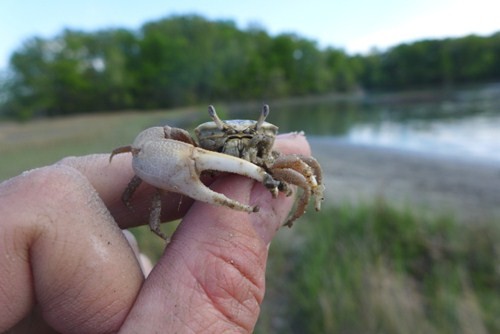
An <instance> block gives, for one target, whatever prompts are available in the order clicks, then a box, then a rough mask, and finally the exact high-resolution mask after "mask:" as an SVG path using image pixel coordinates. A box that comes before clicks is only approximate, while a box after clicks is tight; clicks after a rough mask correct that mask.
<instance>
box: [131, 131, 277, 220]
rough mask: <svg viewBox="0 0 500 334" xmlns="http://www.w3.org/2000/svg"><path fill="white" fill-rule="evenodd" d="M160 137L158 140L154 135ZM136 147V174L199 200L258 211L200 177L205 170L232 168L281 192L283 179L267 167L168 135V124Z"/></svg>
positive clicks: (139, 140) (140, 139)
mask: <svg viewBox="0 0 500 334" xmlns="http://www.w3.org/2000/svg"><path fill="white" fill-rule="evenodd" d="M154 137H156V139H155V140H152V138H154ZM132 147H137V148H139V149H136V150H132V153H133V160H132V167H133V169H134V171H135V173H136V175H137V176H138V177H139V178H140V179H142V180H143V181H145V182H146V183H149V184H151V185H153V186H155V187H157V188H160V189H164V190H167V191H172V192H176V193H180V194H183V195H186V196H189V197H191V198H193V199H195V200H198V201H202V202H206V203H210V204H215V205H223V206H227V207H230V208H233V209H236V210H240V211H247V212H255V211H257V210H258V207H255V206H254V207H252V206H249V205H247V204H243V203H240V202H238V201H235V200H233V199H230V198H228V197H226V196H225V195H223V194H221V193H217V192H214V191H213V190H211V189H210V188H208V187H207V186H205V185H204V184H203V183H202V182H201V181H200V178H199V175H200V173H201V172H202V171H205V170H212V171H221V172H230V173H235V174H240V175H244V176H247V177H250V178H252V179H255V180H257V181H259V182H261V183H263V184H264V185H266V187H268V188H269V189H271V191H272V192H274V193H277V191H278V190H277V189H278V185H279V182H277V181H275V180H274V179H273V178H272V177H271V176H270V175H269V174H268V173H266V171H265V170H264V169H262V168H261V167H258V166H256V165H254V164H252V163H250V162H248V161H246V160H243V159H239V158H235V157H232V156H229V155H227V154H222V153H217V152H212V151H207V150H205V149H202V148H199V147H194V146H193V145H191V144H189V143H186V142H182V141H178V140H172V139H165V137H164V128H160V127H156V128H150V129H147V130H145V131H143V133H141V134H140V135H139V136H138V137H137V139H136V141H135V142H134V144H133V145H132Z"/></svg>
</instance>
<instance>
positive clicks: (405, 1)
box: [0, 0, 500, 69]
mask: <svg viewBox="0 0 500 334" xmlns="http://www.w3.org/2000/svg"><path fill="white" fill-rule="evenodd" d="M498 13H500V1H498V0H418V1H409V0H349V1H346V0H307V1H296V0H252V1H246V2H239V1H230V0H210V1H207V0H205V1H202V0H198V1H196V0H181V1H170V0H143V1H130V0H87V1H60V0H43V1H37V0H0V69H4V68H6V67H7V64H8V60H9V57H10V55H11V54H12V52H13V51H14V50H15V49H17V48H19V47H20V46H21V45H22V42H23V40H26V39H27V38H30V37H33V36H39V37H44V38H51V37H54V36H56V35H57V34H59V33H60V32H61V31H62V30H63V29H64V28H73V29H79V30H85V31H95V30H99V29H104V28H110V27H122V28H127V29H131V30H138V29H139V28H140V27H141V26H142V24H144V23H145V22H150V21H154V20H158V19H161V18H164V17H168V16H170V15H181V14H199V15H202V16H204V17H206V18H207V19H211V20H217V19H229V20H233V21H235V22H236V24H237V25H238V27H239V28H242V29H245V28H247V27H248V26H249V25H252V24H259V25H260V26H261V27H263V28H265V29H266V31H268V32H269V33H270V34H272V35H277V34H279V33H287V32H293V33H297V34H298V35H300V36H302V37H305V38H309V39H312V40H315V41H317V42H318V45H319V46H320V47H328V46H332V47H336V48H342V49H344V50H345V51H347V52H349V53H351V54H353V53H366V52H369V51H370V50H371V49H373V48H378V49H380V50H384V49H386V48H388V47H390V46H394V45H397V44H399V43H403V42H412V41H416V40H421V39H427V38H444V37H460V36H465V35H469V34H477V35H483V36H485V35H490V34H492V33H494V32H497V31H500V18H499V14H498Z"/></svg>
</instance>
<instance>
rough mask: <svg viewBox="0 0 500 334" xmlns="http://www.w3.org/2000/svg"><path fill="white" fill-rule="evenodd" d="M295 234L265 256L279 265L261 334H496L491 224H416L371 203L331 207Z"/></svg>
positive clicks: (497, 233) (499, 328)
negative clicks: (279, 333)
mask: <svg viewBox="0 0 500 334" xmlns="http://www.w3.org/2000/svg"><path fill="white" fill-rule="evenodd" d="M296 228H297V230H296V231H295V232H294V233H297V234H298V235H299V240H295V242H293V241H292V242H291V243H292V245H293V247H290V246H289V244H288V243H287V244H283V240H280V239H278V244H277V245H274V248H272V249H271V251H272V252H273V251H276V253H277V254H274V255H273V256H276V255H278V256H281V257H283V258H282V259H281V261H282V262H281V263H280V260H273V259H272V258H271V259H270V266H271V265H276V264H277V267H276V268H273V267H270V268H269V273H268V275H271V276H273V277H272V278H270V279H269V280H268V282H269V283H270V285H269V286H268V290H269V291H270V295H271V296H272V297H273V298H274V300H268V301H266V302H265V303H266V304H265V305H264V306H263V317H262V318H261V319H260V321H259V324H258V327H257V332H261V333H268V332H281V333H488V332H491V333H498V332H500V318H499V315H500V228H499V227H498V226H497V225H495V224H494V223H474V224H470V225H463V224H458V223H455V222H454V221H453V220H452V219H446V218H442V219H435V218H434V219H430V218H422V217H419V216H418V215H417V214H412V213H410V212H408V211H407V212H404V211H400V210H395V209H392V208H391V207H389V206H387V205H385V204H384V203H377V204H373V205H367V206H360V207H351V206H349V205H345V206H340V207H336V208H330V209H327V210H325V211H324V212H323V213H322V214H321V215H317V214H316V215H310V216H308V221H303V222H300V224H297V227H296ZM292 239H293V238H292ZM287 242H290V238H289V240H287ZM283 261H286V263H283ZM274 276H278V277H279V278H277V277H274Z"/></svg>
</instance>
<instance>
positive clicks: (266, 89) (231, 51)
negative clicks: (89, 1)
mask: <svg viewBox="0 0 500 334" xmlns="http://www.w3.org/2000/svg"><path fill="white" fill-rule="evenodd" d="M498 59H500V33H497V34H494V35H492V36H490V37H478V36H467V37H464V38H458V39H444V40H425V41H420V42H416V43H413V44H402V45H398V46H396V47H394V48H391V49H389V50H387V51H385V52H377V51H375V52H373V53H372V54H369V55H365V56H362V55H354V56H349V55H347V54H346V53H345V52H344V51H343V50H340V49H334V48H331V47H330V48H326V49H324V50H322V49H320V48H319V47H318V46H317V44H316V42H315V41H312V40H308V39H305V38H302V37H300V36H298V35H296V34H281V35H278V36H270V35H269V34H268V33H267V32H266V31H265V30H263V29H262V28H259V27H255V26H254V27H250V28H248V29H247V30H242V29H239V28H238V27H237V26H236V25H235V23H234V22H232V21H209V20H206V19H205V18H203V17H200V16H195V15H189V16H171V17H167V18H164V19H160V20H158V21H154V22H148V23H146V24H144V25H143V26H142V27H141V28H140V29H139V30H138V31H129V30H126V29H108V30H99V31H95V32H83V31H76V30H64V31H63V32H62V33H60V34H59V35H57V36H55V37H53V38H48V39H44V38H40V37H33V38H30V39H28V40H26V41H25V42H24V43H23V44H22V45H21V46H20V47H19V48H18V49H17V50H16V51H15V52H14V53H13V54H12V56H11V59H10V68H9V73H8V75H3V76H2V78H1V79H0V81H1V82H0V85H1V87H0V88H1V89H2V90H1V91H2V95H1V96H0V116H7V117H15V118H18V119H29V118H32V117H34V116H53V115H68V114H75V113H85V112H98V111H103V110H106V111H112V110H123V109H132V108H135V109H157V108H168V107H172V106H180V105H192V104H195V103H204V104H205V103H207V102H211V101H214V100H226V101H234V100H238V101H241V100H242V99H259V100H262V99H264V100H265V99H269V98H276V97H287V96H301V95H311V94H330V93H334V92H349V91H353V90H356V89H359V88H366V89H371V90H387V89H391V90H401V89H411V88H418V87H424V86H431V85H433V86H435V85H443V86H445V87H448V86H451V85H454V84H462V83H469V82H486V81H495V80H499V79H500V63H499V61H498Z"/></svg>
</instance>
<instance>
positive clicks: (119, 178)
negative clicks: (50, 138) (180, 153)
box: [0, 134, 310, 333]
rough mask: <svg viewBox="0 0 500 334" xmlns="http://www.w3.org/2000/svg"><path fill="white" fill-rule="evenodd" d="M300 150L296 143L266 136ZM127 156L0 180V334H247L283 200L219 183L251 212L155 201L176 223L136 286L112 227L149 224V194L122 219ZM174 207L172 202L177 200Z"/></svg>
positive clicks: (285, 148)
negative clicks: (251, 208)
mask: <svg viewBox="0 0 500 334" xmlns="http://www.w3.org/2000/svg"><path fill="white" fill-rule="evenodd" d="M275 148H276V149H277V150H278V151H280V152H282V153H285V154H288V153H299V154H304V155H309V154H310V148H309V145H308V143H307V141H306V139H305V137H304V136H303V135H300V134H286V135H281V136H278V137H277V140H276V145H275ZM130 161H131V156H130V155H120V156H117V157H115V158H114V159H113V162H112V163H111V164H110V163H109V155H108V154H96V155H90V156H85V157H70V158H65V159H63V160H62V161H60V162H58V163H56V164H54V165H51V166H48V167H43V168H39V169H35V170H32V171H28V172H25V173H23V174H21V175H19V176H17V177H14V178H12V179H9V180H7V181H5V182H3V183H1V184H0V219H1V221H0V332H4V331H6V330H8V329H12V331H13V332H19V333H23V332H33V331H36V332H37V333H52V332H62V333H69V332H71V333H108V332H117V331H120V332H122V333H136V332H143V333H153V332H158V333H167V332H168V333H174V332H179V333H180V332H182V333H184V332H192V333H199V332H203V333H222V332H231V333H248V332H251V331H252V330H253V328H254V326H255V323H256V321H257V318H258V315H259V311H260V304H261V302H262V300H263V296H264V290H265V267H266V260H267V255H268V246H269V243H270V242H271V239H272V238H273V236H274V235H275V233H276V231H277V230H278V229H279V227H280V226H281V224H283V222H284V221H285V219H286V217H287V215H288V213H289V211H290V210H291V208H292V205H293V196H292V197H286V196H284V195H283V194H280V195H279V196H278V198H276V199H272V197H271V194H270V192H269V191H268V190H267V189H265V188H264V186H262V185H261V184H259V183H257V182H255V181H253V180H251V179H248V178H245V177H242V176H238V175H229V174H226V175H221V176H220V177H217V178H216V179H215V180H214V181H213V182H212V183H211V185H210V187H211V188H212V189H213V190H215V191H217V192H221V193H224V194H225V195H227V196H228V197H230V198H234V199H236V200H238V201H241V202H243V203H249V204H251V205H254V204H257V205H258V206H259V207H260V211H259V212H257V213H251V214H248V213H245V212H239V211H235V210H232V209H229V208H225V207H218V206H213V205H210V204H206V203H202V202H193V201H192V200H190V199H186V198H184V197H183V198H181V196H179V195H178V194H165V195H164V196H163V198H162V202H163V203H162V204H163V210H162V212H163V215H162V219H163V221H169V220H173V219H178V218H181V217H182V222H181V224H180V225H179V227H178V229H177V231H176V232H175V234H174V235H173V237H172V240H171V242H170V243H169V244H168V246H167V247H166V249H165V252H164V254H163V256H162V257H161V259H160V260H159V262H158V263H157V264H156V266H155V267H154V269H153V271H152V272H151V274H150V275H149V276H148V278H147V279H144V276H143V274H142V272H141V269H140V267H139V264H138V262H137V258H136V256H135V255H134V252H133V251H132V248H131V247H130V245H129V243H128V242H127V240H126V238H125V237H124V235H123V233H122V231H121V229H126V228H128V227H133V226H136V225H138V224H145V223H147V221H148V214H149V205H150V199H151V196H152V194H153V189H152V188H151V187H150V186H148V185H142V186H141V187H140V188H139V189H138V190H137V192H136V193H135V194H134V197H133V199H132V202H133V205H134V210H133V211H131V210H130V209H128V208H127V207H126V206H125V205H124V204H123V203H122V202H121V199H120V198H121V194H122V192H123V190H124V189H125V187H126V185H127V183H128V182H129V180H130V179H131V177H132V175H133V171H132V168H131V162H130ZM181 199H182V200H181Z"/></svg>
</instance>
